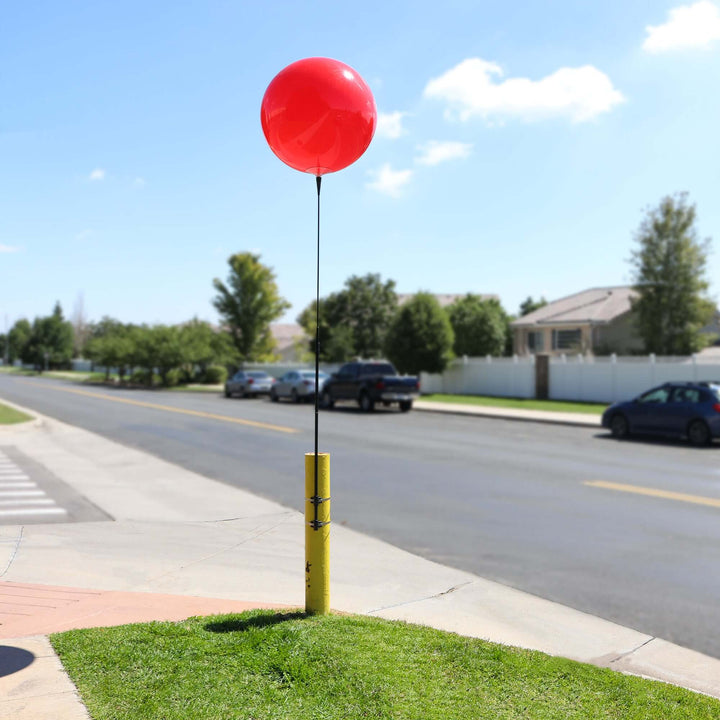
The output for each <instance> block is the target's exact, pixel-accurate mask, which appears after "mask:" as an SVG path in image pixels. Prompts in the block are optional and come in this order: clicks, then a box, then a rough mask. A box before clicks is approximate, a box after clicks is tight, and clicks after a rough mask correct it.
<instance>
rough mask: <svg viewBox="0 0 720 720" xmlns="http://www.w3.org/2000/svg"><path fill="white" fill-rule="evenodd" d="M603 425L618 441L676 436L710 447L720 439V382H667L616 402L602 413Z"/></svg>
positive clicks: (694, 443)
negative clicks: (641, 436)
mask: <svg viewBox="0 0 720 720" xmlns="http://www.w3.org/2000/svg"><path fill="white" fill-rule="evenodd" d="M602 424H603V427H606V428H609V429H610V432H611V433H612V434H613V436H614V437H616V438H624V437H627V436H628V435H631V434H633V433H647V434H653V435H674V436H677V437H687V439H688V440H689V441H690V442H691V443H692V444H693V445H698V446H700V445H707V444H708V443H710V442H711V441H712V439H713V438H717V437H720V382H697V383H691V382H685V383H665V384H664V385H660V386H659V387H655V388H652V389H651V390H648V391H647V392H645V393H643V394H642V395H640V396H638V397H636V398H635V399H634V400H629V401H627V402H619V403H614V404H613V405H611V406H610V407H609V408H608V409H607V410H605V412H604V413H603V416H602Z"/></svg>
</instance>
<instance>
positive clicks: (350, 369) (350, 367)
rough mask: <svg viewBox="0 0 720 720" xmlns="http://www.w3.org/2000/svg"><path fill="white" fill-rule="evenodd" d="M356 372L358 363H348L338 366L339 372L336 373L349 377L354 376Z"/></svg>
mask: <svg viewBox="0 0 720 720" xmlns="http://www.w3.org/2000/svg"><path fill="white" fill-rule="evenodd" d="M357 374H358V364H357V363H348V364H347V365H343V366H342V367H341V368H340V372H339V373H338V375H344V376H346V377H349V378H356V377H357Z"/></svg>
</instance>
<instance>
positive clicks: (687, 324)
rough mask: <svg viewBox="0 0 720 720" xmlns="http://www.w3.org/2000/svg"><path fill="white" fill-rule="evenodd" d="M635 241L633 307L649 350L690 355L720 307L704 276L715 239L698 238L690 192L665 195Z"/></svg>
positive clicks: (651, 211) (649, 215) (640, 332)
mask: <svg viewBox="0 0 720 720" xmlns="http://www.w3.org/2000/svg"><path fill="white" fill-rule="evenodd" d="M635 241H636V243H637V248H636V249H635V250H634V251H633V253H632V256H631V259H630V262H631V265H632V266H633V268H634V283H635V290H636V291H637V292H638V297H637V298H636V299H635V300H634V301H633V309H634V311H635V318H636V323H637V328H638V332H639V334H640V337H641V338H642V339H643V342H644V344H645V350H646V352H649V353H656V354H658V355H688V354H690V353H693V352H695V351H697V350H699V349H701V348H702V346H703V340H702V338H701V336H700V334H699V330H700V328H702V327H703V326H704V325H706V324H707V323H708V322H709V321H710V320H711V319H712V315H713V313H714V311H715V307H714V305H713V303H712V302H711V301H710V300H709V298H708V297H707V290H708V282H707V279H706V277H705V265H706V261H707V254H708V252H709V249H710V240H709V239H706V240H699V239H698V235H697V230H696V229H695V206H694V205H690V204H689V203H688V201H687V194H686V193H680V194H677V195H674V196H668V197H665V198H663V199H662V200H661V201H660V204H659V205H658V207H656V208H651V209H650V210H648V212H647V216H646V217H645V219H644V220H643V221H642V223H641V225H640V228H639V229H638V231H637V233H636V235H635Z"/></svg>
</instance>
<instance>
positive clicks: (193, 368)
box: [180, 318, 237, 380]
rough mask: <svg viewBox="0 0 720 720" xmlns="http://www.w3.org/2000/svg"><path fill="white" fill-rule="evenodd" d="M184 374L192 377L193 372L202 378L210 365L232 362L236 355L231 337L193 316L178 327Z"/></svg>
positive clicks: (189, 377) (188, 377)
mask: <svg viewBox="0 0 720 720" xmlns="http://www.w3.org/2000/svg"><path fill="white" fill-rule="evenodd" d="M180 344H181V345H182V350H183V362H184V363H185V376H186V378H187V379H188V380H190V379H193V376H194V374H195V373H197V375H198V377H200V378H203V377H204V376H205V375H206V373H207V369H208V368H209V367H210V365H212V364H214V363H218V364H221V365H225V364H229V363H233V362H234V361H235V359H236V357H237V353H236V351H235V346H234V345H233V342H232V338H231V337H230V334H229V333H227V332H223V331H221V332H217V331H216V330H214V329H213V327H212V325H210V323H208V322H204V321H203V320H198V318H193V319H192V320H191V321H190V322H188V323H185V324H184V325H183V326H182V327H181V328H180Z"/></svg>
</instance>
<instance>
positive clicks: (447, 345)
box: [385, 292, 454, 375]
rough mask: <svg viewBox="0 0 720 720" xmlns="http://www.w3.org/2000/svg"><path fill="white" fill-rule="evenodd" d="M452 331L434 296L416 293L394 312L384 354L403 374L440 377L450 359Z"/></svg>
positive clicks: (445, 314) (448, 320)
mask: <svg viewBox="0 0 720 720" xmlns="http://www.w3.org/2000/svg"><path fill="white" fill-rule="evenodd" d="M453 340H454V337H453V329H452V326H451V325H450V319H449V318H448V316H447V313H446V312H445V311H444V310H443V309H442V308H441V307H440V304H439V303H438V301H437V299H436V298H435V296H433V295H431V294H430V293H427V292H420V293H417V294H416V295H415V296H413V297H412V298H410V300H408V301H407V302H406V303H405V304H404V305H403V306H402V307H401V308H400V309H399V310H398V312H397V314H396V316H395V319H394V321H393V323H392V325H391V326H390V329H389V331H388V334H387V339H386V341H385V353H386V355H387V357H388V358H389V359H390V360H391V361H392V362H393V363H394V364H395V366H396V367H397V369H398V370H399V371H400V372H403V373H410V374H411V375H417V374H419V373H420V372H429V373H441V372H443V370H445V368H446V367H447V364H448V362H449V361H450V360H451V359H452V346H453Z"/></svg>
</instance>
